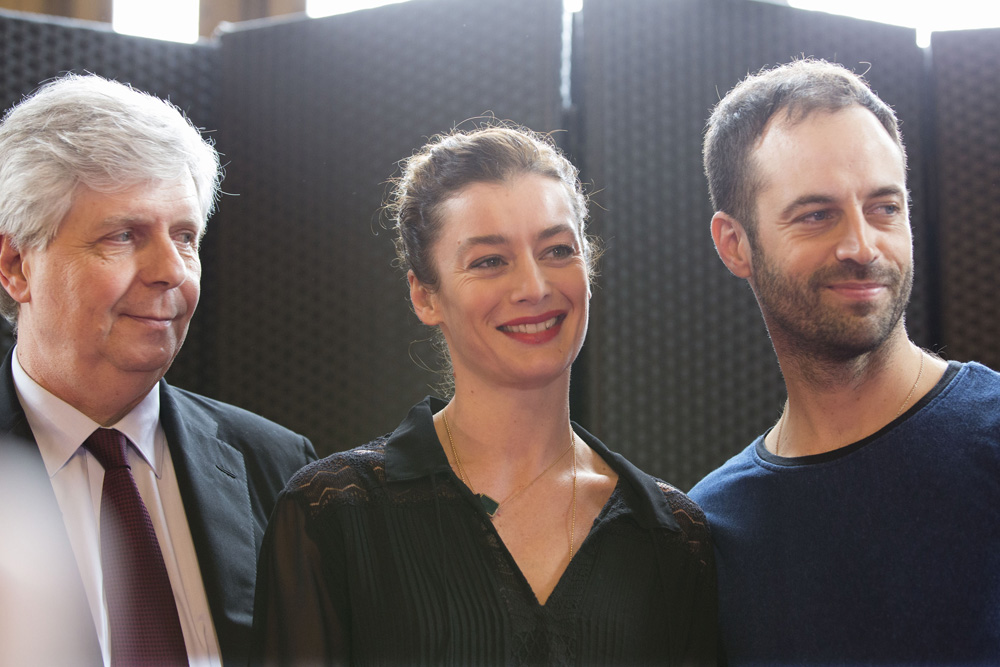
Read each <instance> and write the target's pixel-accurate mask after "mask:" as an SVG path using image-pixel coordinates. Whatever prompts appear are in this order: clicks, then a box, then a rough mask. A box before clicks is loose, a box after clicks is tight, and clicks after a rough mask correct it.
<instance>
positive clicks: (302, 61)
mask: <svg viewBox="0 0 1000 667" xmlns="http://www.w3.org/2000/svg"><path fill="white" fill-rule="evenodd" d="M561 30H562V2H561V0H478V1H476V2H466V1H465V0H431V1H428V0H412V1H411V2H409V3H405V4H400V5H390V6H386V7H381V8H377V9H372V10H366V11H361V12H356V13H352V14H347V15H340V16H332V17H328V18H325V19H317V20H298V21H290V22H283V23H278V24H274V23H270V24H267V25H266V26H264V27H260V28H252V29H245V30H240V31H237V32H233V33H230V34H225V35H223V36H222V52H223V67H222V75H223V76H222V79H223V83H222V100H223V107H224V109H225V113H224V116H223V123H222V126H221V127H222V129H221V130H220V133H219V146H220V148H221V149H222V151H223V152H224V153H225V154H226V156H227V160H228V161H229V163H230V165H229V169H228V176H227V178H226V189H227V192H230V193H233V194H234V195H236V196H234V197H226V198H225V201H224V202H223V209H222V213H221V215H220V216H219V219H218V220H217V221H216V223H215V232H216V233H218V235H219V236H218V241H219V248H220V252H219V258H218V260H219V261H218V269H219V276H218V288H219V292H220V294H225V295H226V298H225V299H220V300H219V303H218V309H217V317H218V323H219V328H220V330H221V331H223V332H226V334H224V336H223V338H222V339H221V340H220V345H219V348H218V383H219V392H218V393H219V395H220V396H221V397H222V398H223V399H225V400H228V401H232V402H234V403H237V404H239V405H242V406H244V407H247V408H249V409H251V410H254V411H255V412H259V413H261V414H264V415H266V416H268V417H271V418H273V419H275V420H277V421H279V422H281V423H284V424H286V425H288V426H290V427H292V428H295V429H298V430H301V431H302V432H304V433H307V434H308V435H310V436H311V437H312V438H313V439H314V440H315V441H316V445H317V448H318V449H319V450H320V451H322V452H329V451H331V450H332V449H344V448H347V447H350V446H352V445H358V444H362V443H364V442H367V441H368V440H370V439H371V438H373V437H375V436H377V435H380V434H382V433H384V432H386V431H389V430H391V429H392V428H394V427H395V426H396V425H397V424H398V422H399V420H401V419H402V417H403V416H404V415H405V414H406V411H407V409H408V408H409V407H410V405H412V404H413V403H415V402H416V401H418V400H420V399H421V398H422V397H423V396H424V395H426V394H428V393H432V391H431V388H430V385H433V384H436V382H437V381H438V379H439V378H438V377H437V376H436V375H434V374H433V373H430V372H427V371H426V370H423V369H421V367H420V365H419V363H418V362H417V361H415V360H414V359H418V360H422V363H424V364H426V365H430V366H434V365H435V363H436V359H435V355H434V352H433V351H432V350H431V348H430V346H429V344H428V343H427V342H426V341H427V339H428V337H429V335H430V334H429V331H428V330H426V329H425V328H424V327H422V326H421V325H419V323H418V321H417V319H416V316H415V315H414V314H413V313H412V312H411V310H410V306H409V300H408V291H407V288H406V282H405V278H404V276H403V275H402V273H401V272H400V271H399V270H397V269H396V268H395V267H394V266H393V265H392V261H393V257H394V251H393V243H392V234H391V232H390V231H389V230H387V229H384V228H383V227H382V226H381V225H380V216H379V209H380V206H381V204H382V202H383V199H384V196H385V194H386V185H385V184H386V181H387V180H388V179H389V178H390V177H391V176H393V175H394V174H395V173H396V163H397V162H398V161H399V160H400V159H402V158H405V157H407V156H409V155H411V154H412V153H413V152H414V150H416V149H417V148H419V147H420V146H421V145H422V144H423V143H425V141H426V140H427V139H428V138H429V137H430V136H432V135H434V134H436V133H439V132H443V131H447V130H449V129H451V128H452V127H453V126H455V125H456V124H458V123H460V122H462V121H463V120H465V119H468V118H471V117H476V116H481V115H483V114H484V113H487V112H489V113H492V114H495V116H496V117H497V118H502V119H512V120H514V121H517V122H519V123H522V124H525V125H528V126H530V127H533V128H534V129H537V130H542V131H546V130H554V129H557V128H558V127H559V120H560V114H561V102H560V97H559V76H560V48H561V46H560V44H561Z"/></svg>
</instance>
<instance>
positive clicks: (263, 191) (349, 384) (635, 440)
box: [0, 0, 1000, 488]
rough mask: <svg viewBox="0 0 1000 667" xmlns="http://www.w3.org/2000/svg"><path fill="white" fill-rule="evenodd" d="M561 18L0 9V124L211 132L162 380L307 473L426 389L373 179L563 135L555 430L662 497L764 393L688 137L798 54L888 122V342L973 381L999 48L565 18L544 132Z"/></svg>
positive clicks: (716, 456) (992, 241)
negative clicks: (122, 31)
mask: <svg viewBox="0 0 1000 667" xmlns="http://www.w3.org/2000/svg"><path fill="white" fill-rule="evenodd" d="M561 12H562V2H561V0H411V2H409V3H405V4H399V5H390V6H386V7H382V8H378V9H372V10H365V11H361V12H356V13H353V14H348V15H342V16H333V17H328V18H326V19H316V20H307V19H305V18H298V17H296V18H293V19H283V20H273V21H262V22H258V23H254V24H245V25H243V26H241V27H240V28H239V29H237V30H234V31H233V32H229V33H226V34H224V35H223V36H222V37H221V38H220V39H216V40H213V41H212V42H210V43H204V44H198V45H187V44H172V43H168V42H160V41H156V40H146V39H140V38H135V37H126V36H122V35H117V34H115V33H112V32H110V31H109V30H107V29H106V28H103V27H98V26H97V24H83V23H79V22H67V21H59V20H38V19H33V18H28V17H27V15H23V14H16V13H6V12H0V103H2V104H3V107H4V108H7V107H9V106H10V105H11V104H13V103H14V102H16V101H17V100H18V99H20V97H21V96H22V95H24V94H26V93H28V92H30V91H31V90H32V89H34V88H35V87H36V86H37V85H38V84H39V83H40V82H42V81H44V80H45V79H48V78H51V77H53V76H56V75H58V74H59V73H61V72H64V71H69V70H73V71H92V72H97V73H99V74H103V75H105V76H109V77H112V78H117V79H119V80H122V81H126V82H129V83H131V84H132V85H134V86H136V87H137V88H140V89H143V90H148V91H149V92H151V93H154V94H156V95H160V96H163V97H169V98H170V99H171V100H172V101H173V102H174V103H176V104H178V105H179V106H180V107H181V108H183V109H184V110H185V111H186V112H187V113H188V115H189V116H190V117H191V118H192V119H193V121H194V122H195V124H197V125H199V126H204V127H207V128H211V129H217V130H218V131H217V132H215V133H214V136H215V137H216V139H217V144H218V147H219V149H220V150H221V151H222V153H223V160H224V162H225V163H226V170H227V177H226V180H225V182H224V186H223V188H224V190H225V191H226V192H227V193H228V194H227V195H226V196H224V197H223V200H222V202H221V205H220V212H219V213H218V214H217V215H216V216H215V217H214V218H213V219H212V220H211V222H210V223H209V233H208V235H207V237H206V239H205V245H204V247H203V252H202V259H203V265H204V277H203V281H202V282H203V291H202V303H201V305H200V306H199V310H198V313H197V314H196V315H195V318H194V320H193V323H192V331H191V334H190V335H189V338H188V342H187V343H186V344H185V347H184V350H183V351H182V353H181V356H180V357H179V358H178V360H177V362H176V364H175V367H174V369H172V370H171V373H170V379H171V381H172V382H175V383H176V384H179V385H181V386H184V387H187V388H190V389H194V390H196V391H200V392H202V393H206V394H208V395H211V396H214V397H216V398H221V399H223V400H227V401H230V402H233V403H236V404H238V405H241V406H243V407H246V408H248V409H250V410H253V411H255V412H258V413H261V414H264V415H265V416H268V417H271V418H273V419H275V420H277V421H279V422H282V423H284V424H286V425H288V426H289V427H291V428H294V429H296V430H299V431H301V432H304V433H306V434H307V435H309V436H310V437H311V438H313V439H314V440H315V442H316V444H317V446H318V449H319V450H320V451H321V452H322V453H327V452H329V451H332V450H334V449H342V448H347V447H350V446H353V445H356V444H359V443H361V442H364V441H366V440H368V439H370V438H372V437H374V436H376V435H378V434H379V433H381V432H385V431H387V430H389V429H391V428H393V427H394V426H395V424H396V423H397V422H398V420H399V419H400V418H401V417H402V415H403V413H404V411H405V410H406V409H407V407H408V406H409V405H410V404H411V403H413V402H414V401H416V400H418V399H419V398H421V397H422V396H423V395H424V394H426V393H430V392H431V391H432V389H431V387H430V385H433V384H434V383H435V382H436V381H437V377H436V376H435V374H434V373H433V372H431V371H429V370H425V369H423V368H421V364H424V365H426V366H432V367H433V366H434V365H435V358H434V352H433V351H432V350H431V348H430V346H429V345H428V343H427V342H426V341H427V339H428V332H427V331H426V330H424V328H423V327H421V326H420V325H419V324H418V323H417V320H416V318H415V316H414V315H413V314H412V313H411V312H410V309H409V304H408V301H407V292H406V285H405V281H404V279H403V277H402V275H401V274H400V273H399V272H398V271H397V270H396V269H395V268H394V267H393V266H392V261H393V248H392V235H391V233H390V231H389V230H387V229H385V228H384V227H383V226H382V225H381V218H380V214H379V209H380V206H381V204H382V201H383V198H384V196H385V194H386V181H387V180H388V179H389V178H390V177H391V176H393V175H394V174H395V173H396V163H397V161H398V160H400V159H401V158H404V157H406V156H408V155H410V154H411V153H412V151H413V150H415V149H416V148H417V147H419V146H420V145H421V144H423V143H424V142H425V141H426V139H427V138H428V137H430V136H431V135H433V134H435V133H438V132H441V131H445V130H448V129H449V128H451V127H452V126H453V125H456V124H458V123H460V122H461V121H463V120H466V119H468V118H472V117H476V116H480V115H482V114H484V113H490V112H491V113H492V114H494V115H495V116H496V117H498V118H507V119H511V120H514V121H517V122H519V123H523V124H525V125H528V126H530V127H533V128H534V129H537V130H543V131H547V130H555V129H561V128H565V129H567V130H568V131H567V132H565V133H562V134H560V135H559V136H560V137H561V138H562V141H563V143H564V144H565V145H567V146H569V147H570V148H571V151H572V154H573V157H574V159H575V160H576V161H577V163H578V164H580V165H581V167H582V168H583V170H584V176H585V179H586V180H588V181H589V182H590V183H591V184H592V186H591V187H592V190H593V191H594V197H593V201H594V204H593V206H592V213H593V222H592V230H593V231H595V232H597V233H599V234H600V235H601V236H602V237H603V238H604V240H605V243H606V246H607V253H606V255H605V257H604V260H603V262H602V265H601V275H600V276H599V278H598V283H597V287H596V289H595V293H594V299H593V311H592V317H591V326H590V337H589V340H588V342H587V344H586V346H585V348H584V353H583V356H582V358H581V360H580V361H578V362H577V366H576V368H575V369H574V373H575V384H576V388H575V391H578V390H579V389H584V391H583V392H582V394H580V395H578V397H579V396H582V399H580V400H577V401H576V402H575V403H574V416H575V417H576V418H577V419H578V420H579V421H581V422H582V423H583V424H584V425H585V426H587V427H588V428H590V429H591V430H592V431H593V432H595V433H596V434H598V435H599V436H600V437H602V438H604V439H605V440H606V441H607V442H608V444H609V445H610V446H612V447H613V448H615V449H618V450H620V451H622V452H623V453H624V454H626V455H627V456H628V457H629V458H631V459H633V460H634V461H635V462H636V463H637V464H639V465H640V466H641V467H643V468H646V469H648V470H649V471H650V472H652V473H654V474H657V475H659V476H661V477H664V478H665V479H668V480H670V481H672V482H674V483H675V484H677V485H678V486H680V487H682V488H688V487H689V486H690V485H691V484H693V483H694V482H695V481H697V480H698V479H699V478H700V477H701V475H703V474H704V473H706V472H708V471H709V470H710V469H712V468H713V467H715V466H716V465H718V464H719V463H721V462H722V461H723V460H724V459H726V458H727V457H729V456H731V455H732V454H734V453H735V452H736V451H738V450H739V449H740V448H742V447H743V446H745V445H746V444H747V443H748V442H749V440H750V439H751V438H752V437H754V436H755V435H757V434H758V433H760V432H761V431H762V430H763V429H765V428H767V427H768V426H769V425H770V424H771V423H772V422H773V421H774V420H775V419H776V418H777V416H778V414H779V412H780V409H781V405H782V402H783V400H784V391H783V387H782V383H781V377H780V374H779V371H778V367H777V363H776V361H775V359H774V354H773V351H772V350H771V347H770V343H769V341H768V339H767V336H766V333H765V330H764V325H763V322H762V320H761V318H760V314H759V312H758V310H757V306H756V303H755V301H754V300H753V296H752V294H751V292H750V290H749V288H748V287H746V285H745V284H744V283H743V282H742V281H740V280H737V279H736V278H733V277H732V276H730V275H729V274H728V272H727V271H726V269H725V267H724V266H723V265H722V263H721V262H720V261H719V260H718V258H717V257H716V255H715V251H714V248H713V247H712V242H711V237H710V235H709V219H710V217H711V213H712V211H711V208H710V205H709V201H708V194H707V188H706V185H705V182H704V177H703V175H702V172H701V156H700V150H701V138H702V131H703V128H704V122H705V118H706V117H707V115H708V113H709V111H710V109H711V107H712V106H713V104H714V103H715V102H716V101H717V100H718V99H719V96H720V95H721V94H724V93H725V92H726V91H727V90H729V89H730V88H731V87H732V86H733V85H734V84H735V83H736V82H737V81H739V80H740V79H741V78H742V77H743V76H745V75H746V74H747V72H749V71H755V70H757V69H759V68H760V67H763V66H766V65H773V64H777V63H781V62H786V61H788V60H789V59H791V58H794V57H799V56H802V55H809V56H817V57H824V58H827V59H830V60H835V61H837V62H841V63H843V64H845V65H847V66H848V67H851V68H853V69H855V70H856V71H859V72H863V71H868V74H867V77H868V79H869V80H870V81H871V82H872V84H873V86H874V88H875V89H876V90H877V91H878V93H879V94H880V95H881V96H882V97H883V98H884V99H885V100H886V101H888V102H889V103H890V104H892V105H893V106H894V108H895V109H896V111H897V112H898V114H899V116H900V118H901V119H902V121H903V133H904V138H905V140H906V142H907V147H908V151H909V158H910V175H909V177H910V188H911V191H912V195H913V211H912V220H913V225H914V230H915V244H916V246H915V249H916V261H917V280H916V284H915V288H914V298H913V303H912V306H911V308H910V310H909V312H908V324H909V328H910V332H911V334H912V335H913V336H914V338H915V339H916V340H917V341H918V342H920V343H921V344H924V345H928V346H931V347H933V348H935V349H941V350H942V352H943V354H944V355H945V356H947V357H949V358H957V359H963V360H964V359H971V358H975V359H979V360H981V361H984V362H987V363H989V364H990V365H993V366H1000V346H998V345H997V344H996V340H997V339H998V335H1000V309H998V308H997V306H996V299H995V294H996V292H997V282H998V280H1000V279H998V278H997V277H996V275H995V274H996V271H995V269H994V266H995V264H996V260H995V257H996V256H997V252H996V251H997V250H1000V241H998V240H997V239H1000V234H998V233H997V230H996V227H997V225H1000V127H998V123H1000V121H998V118H1000V88H998V86H1000V84H998V79H997V77H996V75H995V71H994V70H995V68H996V63H997V62H1000V31H997V30H983V31H969V32H964V33H952V34H948V33H943V34H938V35H936V36H935V39H934V46H933V49H932V51H931V53H932V54H933V67H932V68H930V69H929V70H928V69H927V67H926V62H925V59H926V56H925V53H924V52H922V51H921V50H920V49H918V48H917V47H916V45H915V43H914V34H913V31H912V30H909V29H904V28H896V27H891V26H886V25H881V24H876V23H871V22H865V21H858V20H853V19H847V18H843V17H837V16H831V15H826V14H819V13H813V12H807V11H801V10H796V9H792V8H789V7H785V6H779V5H774V4H768V3H759V2H753V1H750V0H587V2H586V6H585V9H584V10H583V12H582V13H581V15H580V16H578V18H577V25H578V27H582V30H581V31H578V32H577V33H576V35H575V36H574V55H573V60H572V79H573V81H574V84H575V88H574V90H573V91H572V93H573V94H572V97H573V101H574V105H575V114H574V115H569V116H565V115H564V112H563V109H562V106H561V98H560V88H559V86H560V59H561V48H562V34H561V30H562V14H561ZM869 64H870V65H869ZM869 67H870V69H869ZM928 71H929V72H930V73H931V75H932V77H933V78H932V79H929V80H925V77H926V76H927V74H926V72H928ZM7 344H9V340H8V341H7Z"/></svg>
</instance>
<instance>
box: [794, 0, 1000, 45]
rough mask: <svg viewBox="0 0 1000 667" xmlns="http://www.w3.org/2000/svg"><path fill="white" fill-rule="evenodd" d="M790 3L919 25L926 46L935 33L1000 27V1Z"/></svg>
mask: <svg viewBox="0 0 1000 667" xmlns="http://www.w3.org/2000/svg"><path fill="white" fill-rule="evenodd" d="M788 4H789V5H791V6H792V7H798V8H799V9H813V10H817V11H821V12H829V13H830V14H841V15H843V16H853V17H855V18H859V19H866V20H869V21H878V22H880V23H892V24H894V25H901V26H906V27H908V28H916V29H917V44H919V45H920V46H924V47H926V46H930V45H931V33H932V32H938V31H941V30H967V29H970V28H996V27H1000V3H998V2H983V0H949V1H948V2H918V1H915V0H788Z"/></svg>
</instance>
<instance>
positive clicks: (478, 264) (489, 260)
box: [472, 255, 503, 269]
mask: <svg viewBox="0 0 1000 667" xmlns="http://www.w3.org/2000/svg"><path fill="white" fill-rule="evenodd" d="M502 265H503V260H502V259H501V258H500V257H498V256H496V255H492V256H490V257H483V258H482V259H477V260H476V261H474V262H473V263H472V268H474V269H495V268H497V267H498V266H502Z"/></svg>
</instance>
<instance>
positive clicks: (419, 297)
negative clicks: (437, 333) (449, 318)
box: [406, 270, 441, 327]
mask: <svg viewBox="0 0 1000 667" xmlns="http://www.w3.org/2000/svg"><path fill="white" fill-rule="evenodd" d="M406 281H407V282H408V283H409V284H410V303H412V304H413V312H415V313H416V314H417V317H418V318H419V319H420V321H421V322H423V323H424V324H426V325H427V326H429V327H435V326H437V325H439V324H441V315H440V312H439V311H440V308H439V305H438V299H437V292H435V291H432V290H431V289H430V288H429V287H427V286H426V285H424V284H423V283H422V282H420V279H419V278H417V276H416V274H415V273H413V271H412V270H410V271H407V272H406Z"/></svg>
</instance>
